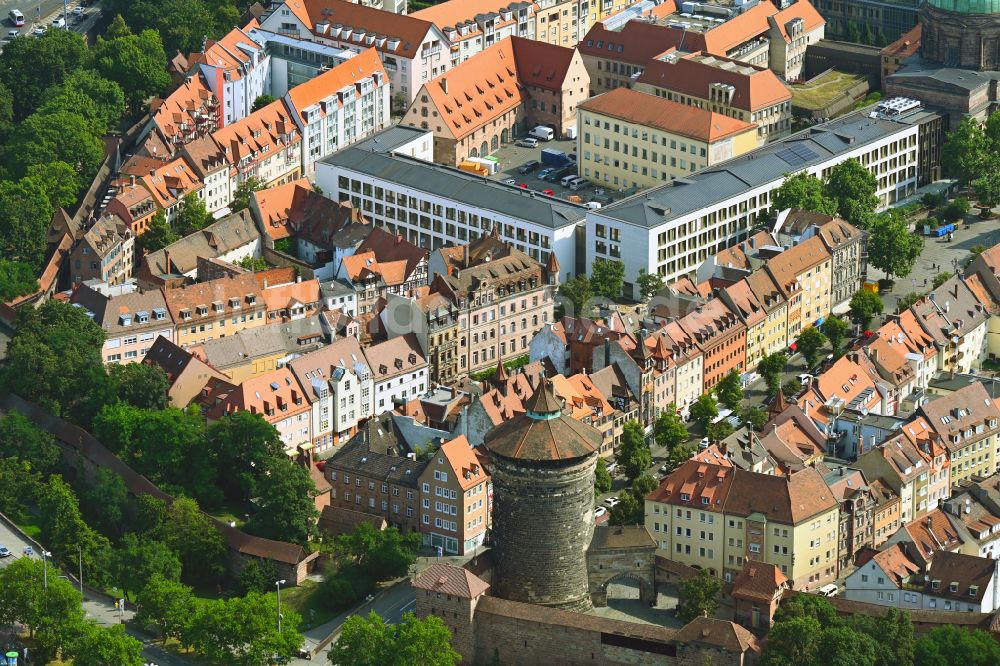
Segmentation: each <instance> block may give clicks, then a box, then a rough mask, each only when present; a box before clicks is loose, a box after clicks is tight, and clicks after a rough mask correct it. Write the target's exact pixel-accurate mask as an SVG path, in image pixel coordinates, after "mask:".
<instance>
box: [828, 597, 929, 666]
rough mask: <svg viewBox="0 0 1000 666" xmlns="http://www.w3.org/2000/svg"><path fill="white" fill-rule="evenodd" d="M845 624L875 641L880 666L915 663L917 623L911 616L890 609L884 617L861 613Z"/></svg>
mask: <svg viewBox="0 0 1000 666" xmlns="http://www.w3.org/2000/svg"><path fill="white" fill-rule="evenodd" d="M844 622H846V624H847V625H848V626H850V627H851V629H853V630H854V631H856V632H858V633H861V634H864V635H865V636H867V637H869V638H871V639H872V640H874V641H875V649H876V659H875V663H876V665H877V666H896V665H897V664H912V663H913V649H914V639H913V623H912V622H910V615H909V613H906V612H903V611H900V610H897V609H895V608H890V609H888V611H887V612H886V614H885V615H884V616H881V617H880V616H875V615H865V614H863V613H857V614H855V615H851V616H850V617H848V618H845V619H844Z"/></svg>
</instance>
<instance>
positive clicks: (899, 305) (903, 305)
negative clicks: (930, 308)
mask: <svg viewBox="0 0 1000 666" xmlns="http://www.w3.org/2000/svg"><path fill="white" fill-rule="evenodd" d="M921 298H923V294H918V293H917V292H915V291H911V292H910V293H908V294H906V295H905V296H901V297H900V298H899V300H898V301H896V314H900V313H902V312H903V311H904V310H909V309H910V306H912V305H913V304H914V303H916V302H917V301H919V300H920V299H921Z"/></svg>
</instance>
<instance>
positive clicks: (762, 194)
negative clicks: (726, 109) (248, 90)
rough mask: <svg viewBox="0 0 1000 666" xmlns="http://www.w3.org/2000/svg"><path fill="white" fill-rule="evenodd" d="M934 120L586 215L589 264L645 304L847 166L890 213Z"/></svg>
mask: <svg viewBox="0 0 1000 666" xmlns="http://www.w3.org/2000/svg"><path fill="white" fill-rule="evenodd" d="M937 118H938V117H937V115H936V114H933V113H929V112H924V111H920V110H916V111H912V112H910V113H906V114H900V115H898V116H896V117H895V118H893V119H892V120H888V119H885V118H882V117H874V118H871V117H869V116H868V112H857V113H852V114H849V115H846V116H843V117H842V118H838V119H836V120H833V121H831V122H828V123H825V124H822V125H817V126H815V127H813V128H810V129H809V130H807V131H804V132H800V133H798V134H794V135H792V136H790V137H787V138H785V139H782V140H781V141H778V142H775V143H771V144H768V145H766V146H764V147H761V148H758V149H756V150H754V151H751V152H749V153H746V154H744V155H742V156H740V157H737V158H735V159H733V160H730V161H728V162H725V163H724V164H720V165H718V166H716V167H709V168H707V169H704V170H702V171H699V172H696V173H694V174H691V175H690V176H688V177H687V178H682V179H677V180H675V181H673V182H672V183H668V184H664V185H661V186H659V187H656V188H653V189H651V190H648V191H645V192H642V193H639V194H637V195H634V196H631V197H628V198H626V199H622V200H621V201H618V202H615V203H614V204H611V205H610V206H605V207H604V208H601V209H600V210H594V211H589V212H588V213H587V234H586V260H585V262H584V264H585V265H589V264H592V263H593V262H594V261H596V260H599V259H604V258H619V257H620V258H621V259H622V261H624V262H625V293H626V294H627V295H631V296H634V297H638V292H637V291H636V286H635V283H634V280H635V279H636V277H637V276H638V274H639V270H640V269H642V270H645V271H647V272H649V273H659V274H660V275H662V276H663V277H664V278H665V279H666V280H667V281H668V282H669V281H673V280H676V279H678V278H680V277H683V276H685V275H687V274H688V273H691V272H692V271H694V270H695V269H696V268H697V267H698V265H699V264H701V262H703V261H704V260H705V259H706V258H707V257H708V256H709V255H712V254H715V253H716V252H717V251H719V250H720V249H723V248H725V247H728V246H729V245H732V244H734V243H735V242H737V241H739V240H742V239H744V238H746V237H747V236H748V234H749V233H750V230H751V229H753V228H754V227H755V226H756V225H757V224H758V222H759V221H761V220H763V219H766V218H767V217H768V216H769V215H770V210H771V205H772V201H771V193H772V192H773V191H774V190H775V189H777V188H778V187H779V186H780V185H781V183H783V182H784V180H785V176H786V175H787V174H789V173H797V172H807V173H810V174H814V175H817V176H819V177H820V178H823V179H826V178H827V176H828V174H829V172H830V170H831V169H832V168H833V167H834V166H835V165H837V164H839V163H840V162H843V161H845V160H848V159H857V160H858V161H859V162H860V163H861V164H862V165H863V166H864V167H865V168H867V169H869V170H870V171H871V172H872V173H874V174H876V176H877V178H878V191H877V194H878V196H879V201H880V205H881V206H882V207H885V206H888V205H891V204H892V203H895V202H896V201H899V200H900V199H902V198H903V197H906V196H909V195H911V194H912V193H913V192H915V191H916V188H917V186H918V171H919V170H920V169H921V164H920V163H919V157H918V155H919V153H920V150H919V147H918V143H919V141H920V139H919V138H918V135H919V134H920V130H921V124H922V123H925V122H934V121H936V120H937ZM324 189H325V188H324ZM602 234H603V235H602ZM560 261H562V259H561V257H560ZM563 265H566V264H565V263H564V264H563Z"/></svg>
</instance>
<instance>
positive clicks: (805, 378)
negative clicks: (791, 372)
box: [799, 372, 813, 386]
mask: <svg viewBox="0 0 1000 666" xmlns="http://www.w3.org/2000/svg"><path fill="white" fill-rule="evenodd" d="M812 378H813V376H812V375H810V374H809V373H808V372H803V373H802V374H801V375H799V383H800V384H802V385H803V386H805V385H806V384H808V383H809V382H811V381H812Z"/></svg>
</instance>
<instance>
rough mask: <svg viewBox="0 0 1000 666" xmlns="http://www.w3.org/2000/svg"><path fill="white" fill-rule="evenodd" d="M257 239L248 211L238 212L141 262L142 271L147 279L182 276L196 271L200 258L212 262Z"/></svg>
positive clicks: (148, 256) (254, 225)
mask: <svg viewBox="0 0 1000 666" xmlns="http://www.w3.org/2000/svg"><path fill="white" fill-rule="evenodd" d="M259 238H260V232H259V231H257V225H256V224H254V221H253V216H252V215H250V211H246V210H241V211H239V212H237V213H232V214H230V215H227V216H225V217H224V218H222V219H220V220H218V221H216V222H213V223H212V224H210V225H208V226H207V227H205V228H204V229H201V230H199V231H195V232H193V233H191V234H188V235H187V236H185V237H184V238H181V239H180V240H177V241H175V242H173V243H171V244H170V245H167V246H166V247H165V248H163V249H161V250H157V251H156V252H150V253H149V254H147V255H146V256H145V257H143V259H142V267H141V271H142V273H143V274H148V275H150V276H157V277H158V276H162V275H175V274H179V275H183V274H185V273H190V272H192V271H194V270H196V269H197V267H198V259H199V258H214V257H221V256H222V255H224V254H226V253H228V252H232V251H233V250H235V249H236V248H238V247H243V246H244V245H247V244H249V243H253V242H254V241H256V240H257V239H259Z"/></svg>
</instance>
